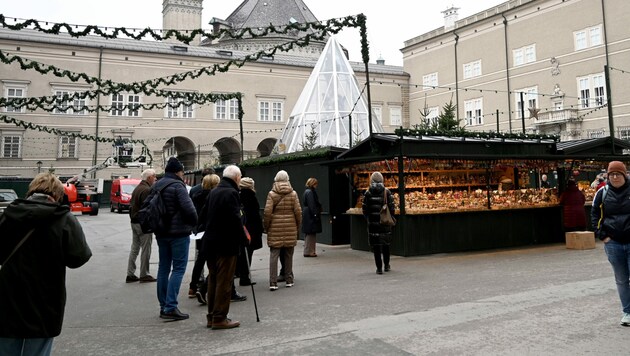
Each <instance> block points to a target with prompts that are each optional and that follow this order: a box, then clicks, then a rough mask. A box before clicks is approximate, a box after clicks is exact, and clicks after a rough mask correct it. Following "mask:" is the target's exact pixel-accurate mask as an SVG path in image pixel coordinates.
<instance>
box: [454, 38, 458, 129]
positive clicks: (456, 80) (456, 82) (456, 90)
mask: <svg viewBox="0 0 630 356" xmlns="http://www.w3.org/2000/svg"><path fill="white" fill-rule="evenodd" d="M453 34H454V35H455V46H454V49H455V107H456V108H457V110H455V118H456V119H457V122H459V75H458V71H457V68H458V65H457V45H458V44H459V35H458V34H457V32H455V31H453Z"/></svg>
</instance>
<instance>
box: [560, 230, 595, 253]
mask: <svg viewBox="0 0 630 356" xmlns="http://www.w3.org/2000/svg"><path fill="white" fill-rule="evenodd" d="M565 239H566V243H567V248H569V249H573V250H588V249H592V248H595V235H594V234H593V232H592V231H573V232H567V233H565Z"/></svg>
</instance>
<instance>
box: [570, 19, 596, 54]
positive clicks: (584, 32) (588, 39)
mask: <svg viewBox="0 0 630 356" xmlns="http://www.w3.org/2000/svg"><path fill="white" fill-rule="evenodd" d="M602 35H603V33H602V25H597V26H592V27H587V28H583V29H581V30H577V31H575V32H573V44H574V47H575V50H576V51H580V50H583V49H587V48H591V47H595V46H599V45H601V44H602V43H603V39H602Z"/></svg>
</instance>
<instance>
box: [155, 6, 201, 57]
mask: <svg viewBox="0 0 630 356" xmlns="http://www.w3.org/2000/svg"><path fill="white" fill-rule="evenodd" d="M202 10H203V0H163V2H162V29H164V30H178V31H180V32H183V33H184V34H185V31H186V30H196V29H199V28H202V26H201V11H202ZM166 42H170V43H179V41H178V40H177V39H175V38H173V37H171V38H170V39H168V40H166ZM200 42H201V36H197V37H195V39H194V40H192V41H191V42H190V45H192V46H197V45H199V43H200Z"/></svg>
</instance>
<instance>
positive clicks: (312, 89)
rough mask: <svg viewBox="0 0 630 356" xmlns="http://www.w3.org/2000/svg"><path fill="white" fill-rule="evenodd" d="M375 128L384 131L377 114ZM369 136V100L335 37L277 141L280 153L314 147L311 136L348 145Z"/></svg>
mask: <svg viewBox="0 0 630 356" xmlns="http://www.w3.org/2000/svg"><path fill="white" fill-rule="evenodd" d="M350 117H351V119H350ZM350 121H351V122H352V130H350V127H349V125H350ZM372 130H373V132H383V128H382V126H381V124H380V122H378V120H377V119H376V117H375V116H374V115H372ZM313 133H315V135H313ZM369 135H370V129H369V124H368V107H367V104H366V101H365V100H363V97H362V96H361V90H359V85H358V82H357V80H356V78H355V76H354V71H353V70H352V67H351V66H350V62H348V60H347V59H346V56H345V55H344V52H343V50H342V49H341V46H340V45H339V43H338V42H337V40H336V39H335V38H334V36H331V37H330V39H329V40H328V43H327V44H326V47H324V51H323V52H322V55H321V56H320V57H319V60H318V61H317V64H316V65H315V68H314V69H313V72H312V73H311V76H310V77H309V79H308V81H307V82H306V86H304V89H303V90H302V94H300V98H299V99H298V101H297V102H296V104H295V107H294V108H293V111H292V112H291V116H290V117H289V120H288V121H287V125H286V126H285V128H284V130H283V131H282V136H281V137H280V140H279V141H278V142H277V143H276V146H277V148H278V152H279V153H288V152H295V151H302V150H304V148H310V147H308V146H309V145H308V141H307V136H311V138H314V137H315V136H316V137H317V142H316V143H315V145H316V146H334V147H346V148H348V147H349V143H350V137H351V136H352V142H353V144H355V143H356V142H357V141H360V140H363V139H365V138H367V137H368V136H369Z"/></svg>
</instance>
